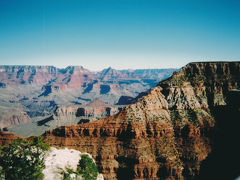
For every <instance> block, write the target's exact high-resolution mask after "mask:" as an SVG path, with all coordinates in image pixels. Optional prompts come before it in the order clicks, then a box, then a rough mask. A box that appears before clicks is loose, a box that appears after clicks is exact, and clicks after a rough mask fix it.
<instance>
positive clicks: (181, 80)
mask: <svg viewBox="0 0 240 180" xmlns="http://www.w3.org/2000/svg"><path fill="white" fill-rule="evenodd" d="M239 81H240V63H239V62H208V63H190V64H188V65H187V66H185V67H183V68H182V69H181V71H180V72H179V73H175V74H174V75H173V76H172V77H171V78H169V79H167V80H165V81H162V82H160V83H159V84H158V86H156V87H155V88H153V89H151V90H150V92H149V93H148V94H147V95H146V96H143V97H142V98H141V99H140V100H139V101H138V102H137V103H135V104H132V105H129V106H127V107H125V108H124V109H123V110H122V111H120V112H119V113H118V114H116V115H113V116H110V117H108V118H105V119H102V120H99V121H95V122H92V123H87V124H81V125H73V126H63V127H60V128H57V129H54V130H50V131H47V132H46V133H45V134H44V135H43V137H44V138H45V140H46V141H47V142H48V143H50V144H51V145H54V146H60V147H61V146H67V147H70V148H74V149H77V150H80V151H82V152H88V153H90V154H92V155H93V157H94V158H95V159H96V161H97V164H98V167H99V171H100V172H101V173H103V175H104V178H105V179H156V178H160V179H161V178H163V179H183V178H184V177H186V178H192V177H194V176H197V175H198V174H199V172H200V166H201V162H202V161H203V160H205V159H206V158H207V156H208V155H209V153H210V152H211V151H212V140H213V139H212V136H213V134H214V129H215V128H214V127H215V124H218V120H219V117H218V115H217V114H218V112H217V113H213V111H214V109H216V108H219V107H222V108H226V107H227V106H229V103H228V101H227V98H228V97H229V96H228V95H229V93H230V92H232V91H233V90H234V89H239V83H240V82H239ZM236 91H237V90H236ZM235 104H236V103H235ZM229 118H231V117H229ZM214 151H217V149H215V150H214Z"/></svg>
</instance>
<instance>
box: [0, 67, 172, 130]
mask: <svg viewBox="0 0 240 180" xmlns="http://www.w3.org/2000/svg"><path fill="white" fill-rule="evenodd" d="M175 70H176V69H162V70H154V72H151V71H150V70H144V71H141V70H121V71H119V70H115V69H112V68H108V69H105V70H103V71H100V72H91V71H89V70H87V69H85V68H83V67H82V66H68V67H66V68H64V69H59V68H56V67H54V66H14V65H13V66H0V94H1V96H0V114H1V117H0V128H4V127H9V126H10V125H16V124H18V122H20V123H25V122H30V123H31V121H32V120H33V121H34V118H39V117H41V116H42V117H43V118H45V117H48V116H51V115H53V113H54V112H53V111H54V110H55V109H56V107H57V106H61V107H64V106H72V107H74V106H75V105H86V104H87V103H89V102H90V101H92V100H94V99H100V100H102V101H104V102H107V103H108V104H111V106H113V105H114V104H116V103H117V102H118V100H119V98H120V97H121V96H128V97H130V98H131V97H132V98H134V97H136V96H137V95H138V93H140V92H142V91H146V90H148V89H150V88H152V87H154V86H155V85H156V84H157V83H158V82H159V81H160V80H161V79H162V78H166V77H169V76H170V75H171V73H172V72H173V71H175ZM135 71H136V73H135ZM146 72H148V73H146ZM156 74H159V76H156ZM129 103H130V102H129ZM125 104H126V103H125ZM20 107H21V108H20ZM15 109H17V111H21V113H22V114H25V113H27V115H28V116H29V118H30V121H25V120H24V121H23V120H20V119H21V118H20V117H19V115H18V114H19V113H18V114H14V117H19V118H17V119H19V121H18V120H17V119H16V118H12V119H11V118H10V116H9V112H14V111H15ZM116 109H117V108H116ZM101 111H103V109H102V110H101ZM113 111H115V110H113ZM115 112H117V111H115ZM2 113H3V114H8V116H4V117H3V115H2ZM99 113H100V112H99ZM110 114H112V113H110ZM8 117H9V118H8ZM102 117H103V116H102ZM25 119H26V118H25ZM10 121H11V122H10ZM15 122H16V123H15Z"/></svg>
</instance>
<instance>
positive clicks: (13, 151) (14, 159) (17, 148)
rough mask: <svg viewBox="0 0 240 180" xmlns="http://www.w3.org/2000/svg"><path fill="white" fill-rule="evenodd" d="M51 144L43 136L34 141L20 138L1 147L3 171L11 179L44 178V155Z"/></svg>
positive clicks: (0, 161)
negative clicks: (44, 140) (45, 141)
mask: <svg viewBox="0 0 240 180" xmlns="http://www.w3.org/2000/svg"><path fill="white" fill-rule="evenodd" d="M48 149H49V145H47V144H45V143H44V142H43V140H42V138H41V137H35V138H34V139H33V140H32V141H27V140H25V139H22V138H18V139H17V140H16V141H13V142H12V143H11V144H9V145H8V146H5V147H1V148H0V166H1V168H2V169H1V172H2V174H3V175H4V176H5V178H6V179H9V180H16V179H17V180H32V179H36V180H39V179H43V173H42V170H43V169H44V168H45V163H44V157H45V152H46V151H47V150H48Z"/></svg>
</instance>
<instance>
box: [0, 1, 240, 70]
mask: <svg viewBox="0 0 240 180" xmlns="http://www.w3.org/2000/svg"><path fill="white" fill-rule="evenodd" d="M205 60H240V1H239V0H0V64H20V65H24V64H29V65H55V66H57V67H65V66H67V65H82V66H84V67H86V68H89V69H91V70H99V69H102V68H104V67H108V66H112V67H114V68H117V69H127V68H163V67H181V66H183V65H185V64H187V63H188V62H190V61H205Z"/></svg>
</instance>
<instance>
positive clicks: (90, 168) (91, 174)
mask: <svg viewBox="0 0 240 180" xmlns="http://www.w3.org/2000/svg"><path fill="white" fill-rule="evenodd" d="M77 174H79V175H81V176H82V177H83V179H84V180H96V179H97V175H98V169H97V166H96V164H95V163H94V161H93V159H91V158H90V157H89V156H88V155H87V154H83V155H82V156H81V159H80V160H79V163H78V167H77Z"/></svg>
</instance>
